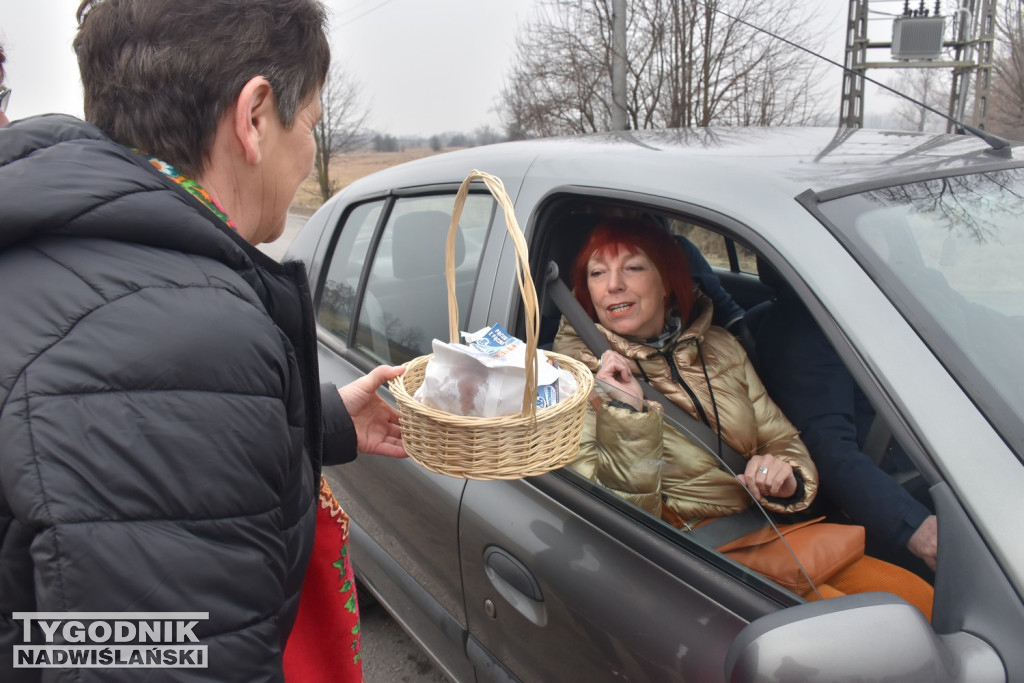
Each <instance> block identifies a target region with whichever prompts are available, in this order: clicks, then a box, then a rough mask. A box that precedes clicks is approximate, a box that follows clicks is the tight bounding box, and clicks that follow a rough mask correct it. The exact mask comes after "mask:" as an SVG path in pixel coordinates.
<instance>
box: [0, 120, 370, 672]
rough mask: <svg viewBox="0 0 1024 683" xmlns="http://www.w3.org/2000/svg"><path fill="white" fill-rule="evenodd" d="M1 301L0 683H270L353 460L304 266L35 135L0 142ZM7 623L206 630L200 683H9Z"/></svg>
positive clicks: (108, 154)
mask: <svg viewBox="0 0 1024 683" xmlns="http://www.w3.org/2000/svg"><path fill="white" fill-rule="evenodd" d="M0 293H2V296H0V680H4V681H22V680H25V681H34V680H41V679H43V678H45V679H46V680H57V679H60V680H64V679H65V678H66V679H67V680H73V681H83V682H85V681H94V680H97V681H98V680H103V681H109V680H142V679H145V680H150V681H152V680H211V681H246V682H253V681H264V680H280V678H281V652H282V649H283V644H284V642H285V640H286V638H287V635H288V631H289V630H290V628H291V624H292V622H293V621H294V617H295V612H296V609H297V607H298V594H299V590H300V588H301V584H302V578H303V574H304V571H305V568H306V565H307V561H308V556H309V552H310V549H311V547H312V537H313V528H314V520H315V508H314V504H315V500H316V495H317V484H318V482H319V473H320V467H321V464H322V460H323V458H324V455H325V454H326V455H327V456H328V458H329V459H330V463H329V464H332V463H337V462H343V461H346V460H351V459H352V458H354V457H355V452H356V450H355V434H354V430H353V428H352V422H351V419H350V418H349V416H348V414H347V413H346V412H345V410H344V406H343V405H342V403H341V400H340V398H339V397H338V395H337V392H336V390H335V389H334V387H332V386H331V385H324V386H321V385H320V383H319V380H318V372H317V361H316V337H315V329H314V323H313V315H312V304H311V301H310V297H309V291H308V285H307V282H306V277H305V272H304V270H303V267H302V265H301V264H299V263H286V264H278V263H276V262H275V261H273V260H272V259H270V258H268V257H266V256H265V255H264V254H262V253H261V252H260V251H259V250H257V249H255V248H253V247H252V246H251V245H249V244H247V243H246V242H245V241H244V240H243V239H242V238H241V237H240V236H239V235H238V234H237V233H235V232H234V231H233V230H231V229H230V228H228V227H227V226H226V225H224V223H223V222H222V221H221V220H219V219H218V218H217V217H216V216H215V215H214V214H213V213H212V212H210V211H209V210H208V209H207V208H206V207H205V206H203V204H202V203H201V202H199V201H197V200H196V199H194V198H193V197H192V196H191V195H189V194H188V193H187V192H185V191H184V190H183V189H181V188H180V187H179V186H178V185H176V184H175V183H174V182H173V181H171V180H170V179H168V178H166V177H164V176H163V175H162V174H161V173H160V172H159V171H157V170H156V169H154V168H153V167H152V166H151V165H150V164H149V163H148V162H147V161H146V160H145V159H144V158H143V157H141V156H139V155H137V154H135V153H133V152H132V151H131V150H129V149H127V148H125V147H122V146H121V145H118V144H115V143H113V142H112V141H110V140H109V139H108V138H107V137H106V136H105V135H104V134H103V133H102V132H100V131H99V130H98V129H97V128H96V127H94V126H92V125H90V124H87V123H83V122H82V121H79V120H78V119H75V118H72V117H68V116H62V115H49V116H41V117H35V118H30V119H25V120H22V121H18V122H15V123H13V124H11V125H10V126H7V127H4V128H0ZM15 612H208V613H209V617H208V618H207V619H202V620H200V621H199V622H198V624H197V625H195V627H194V628H193V629H192V632H193V633H194V634H195V636H196V637H197V638H198V640H199V643H197V644H198V645H205V646H207V647H208V650H207V668H203V669H181V668H168V669H146V670H140V669H131V668H128V669H114V668H80V669H74V670H70V669H67V670H56V669H30V668H29V669H26V668H18V669H14V668H12V666H13V662H12V658H13V653H14V648H15V646H19V645H24V644H25V643H24V640H23V636H24V634H23V632H22V625H23V622H21V621H14V620H13V619H12V614H13V613H15ZM34 643H35V644H46V641H45V639H44V638H43V637H42V634H41V633H40V632H39V631H38V630H36V631H35V633H34ZM193 645H196V644H195V643H194V644H193ZM44 674H45V676H44ZM52 676H56V678H54V679H51V678H50V677H52Z"/></svg>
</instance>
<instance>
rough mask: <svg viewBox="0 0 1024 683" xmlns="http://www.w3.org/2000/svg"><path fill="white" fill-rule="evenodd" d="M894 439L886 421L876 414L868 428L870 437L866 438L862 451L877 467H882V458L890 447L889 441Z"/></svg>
mask: <svg viewBox="0 0 1024 683" xmlns="http://www.w3.org/2000/svg"><path fill="white" fill-rule="evenodd" d="M890 439H892V432H890V431H889V427H888V426H887V425H886V424H885V420H883V419H882V418H881V416H880V415H879V414H878V413H875V416H874V418H872V420H871V426H870V427H869V428H868V435H867V436H866V437H865V438H864V446H863V447H862V448H861V451H862V452H864V453H866V454H867V455H868V457H870V458H871V459H872V460H873V461H874V462H875V466H876V467H881V466H882V458H883V457H884V456H885V451H886V449H887V448H888V447H889V440H890Z"/></svg>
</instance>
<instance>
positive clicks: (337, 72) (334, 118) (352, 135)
mask: <svg viewBox="0 0 1024 683" xmlns="http://www.w3.org/2000/svg"><path fill="white" fill-rule="evenodd" d="M361 92H362V86H361V85H360V84H359V82H357V81H356V80H355V78H353V77H352V76H351V75H350V74H349V73H348V72H346V71H345V69H344V68H343V67H342V66H341V65H340V64H334V65H333V66H332V67H331V70H330V72H329V73H328V75H327V82H326V83H324V87H323V90H321V91H320V106H321V107H322V109H323V115H322V116H321V118H320V122H319V123H317V124H316V126H315V128H314V129H313V136H314V138H315V139H316V162H315V168H316V178H317V184H318V185H319V188H320V198H321V199H322V200H323V201H327V200H328V199H330V197H331V195H333V194H334V193H335V192H337V191H338V189H339V188H338V183H337V181H335V180H332V179H331V161H332V160H334V159H335V158H337V157H338V155H339V154H344V153H345V152H351V151H354V150H356V149H359V148H360V147H362V146H363V145H364V144H365V143H366V140H365V136H363V135H362V128H363V124H364V123H366V119H367V116H368V115H369V110H368V109H367V108H366V107H365V106H364V105H363V104H362V102H361V101H360V95H361Z"/></svg>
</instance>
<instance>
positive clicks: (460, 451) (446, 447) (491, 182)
mask: <svg viewBox="0 0 1024 683" xmlns="http://www.w3.org/2000/svg"><path fill="white" fill-rule="evenodd" d="M473 180H482V181H483V182H484V184H485V185H486V186H487V189H488V190H489V191H490V192H491V194H492V195H494V198H495V199H496V200H497V201H498V203H499V204H500V205H501V207H502V209H503V210H504V212H505V225H506V227H507V228H508V232H509V234H510V235H511V236H512V242H513V244H514V245H515V249H516V276H517V279H518V281H519V291H520V293H521V294H522V297H523V306H524V308H525V312H526V358H527V367H526V387H525V389H524V391H523V405H522V411H521V412H520V414H518V415H506V416H503V417H465V416H462V415H453V414H452V413H447V412H445V411H442V410H438V409H436V408H430V407H428V406H425V405H423V404H422V403H420V402H419V401H417V400H416V399H414V398H413V394H414V393H415V392H416V390H417V389H418V388H419V386H420V384H422V383H423V377H424V374H425V373H426V368H427V361H429V360H430V358H431V355H432V354H431V355H426V356H419V357H417V358H414V359H412V360H411V361H409V362H408V363H406V364H405V366H406V371H405V374H403V375H401V376H400V377H397V378H395V379H393V380H391V382H390V384H389V388H390V389H391V393H392V394H393V395H394V396H395V400H396V402H397V404H398V411H399V418H400V422H401V426H402V441H403V443H404V444H405V450H406V452H407V453H409V455H410V456H411V457H412V458H413V459H414V460H416V461H417V462H418V463H419V464H421V465H422V466H423V467H425V468H427V469H428V470H431V471H432V472H438V473H440V474H447V475H450V476H453V477H462V478H465V479H519V478H522V477H530V476H534V475H538V474H543V473H544V472H548V471H550V470H553V469H557V468H559V467H562V466H564V465H566V464H568V462H569V461H570V460H571V459H572V457H573V456H574V455H575V454H576V453H577V452H578V451H579V447H580V439H581V437H582V433H583V417H584V415H585V414H586V410H587V397H588V396H589V395H590V391H591V389H593V386H594V378H593V376H592V375H591V373H590V370H589V369H588V368H587V366H585V365H584V364H583V363H581V362H579V361H577V360H575V359H573V358H569V357H568V356H563V355H561V354H557V353H551V352H547V351H545V352H544V353H545V354H546V355H547V357H548V358H549V359H555V360H556V361H557V362H558V365H559V366H560V367H561V368H563V369H565V370H567V371H568V372H570V373H571V374H572V376H573V378H574V379H575V380H576V383H577V385H578V388H577V390H576V392H575V393H574V394H572V395H571V396H568V397H564V398H563V399H562V400H561V401H560V402H559V403H558V404H556V405H553V406H550V407H547V408H542V409H540V410H537V399H536V397H537V367H536V363H537V337H538V334H539V331H540V313H539V310H538V308H537V291H536V289H535V288H534V285H533V278H532V276H531V274H530V264H529V260H528V258H527V248H526V240H525V238H524V237H523V234H522V232H521V231H520V229H519V224H518V223H517V222H516V217H515V212H514V210H513V208H512V201H511V200H510V199H509V197H508V194H507V193H506V192H505V187H504V185H502V182H501V180H499V179H498V178H496V177H495V176H492V175H490V174H487V173H482V172H480V171H472V172H471V173H470V174H469V175H468V176H467V177H466V179H465V180H464V181H463V183H462V186H461V187H460V188H459V192H458V194H457V195H456V196H455V206H454V208H453V209H452V222H451V227H450V228H449V230H448V240H447V242H446V250H445V276H446V278H447V281H448V331H449V336H450V338H451V341H452V342H453V343H455V342H458V341H459V308H458V302H457V301H456V298H455V296H456V295H455V241H456V240H455V237H456V230H458V225H459V217H460V216H461V215H462V208H463V206H464V205H465V203H466V197H467V196H468V194H469V185H470V183H471V182H472V181H473Z"/></svg>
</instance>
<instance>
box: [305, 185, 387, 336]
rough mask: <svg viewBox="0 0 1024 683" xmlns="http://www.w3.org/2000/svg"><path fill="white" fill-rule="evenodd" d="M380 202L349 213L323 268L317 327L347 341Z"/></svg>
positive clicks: (357, 208) (381, 202) (365, 205)
mask: <svg viewBox="0 0 1024 683" xmlns="http://www.w3.org/2000/svg"><path fill="white" fill-rule="evenodd" d="M383 208H384V202H383V201H376V202H368V203H366V204H360V205H358V206H356V207H355V208H354V209H352V211H351V212H349V214H348V216H347V218H346V219H345V221H344V227H343V229H342V231H341V234H340V235H339V237H338V242H337V244H336V245H335V247H334V251H333V256H332V258H331V261H330V264H329V266H328V268H327V278H326V280H325V281H324V287H323V291H322V292H321V294H320V302H319V306H318V308H317V323H319V324H320V325H321V326H322V327H324V328H325V329H327V330H328V331H329V332H331V334H333V335H335V336H337V337H338V338H340V339H341V340H347V338H348V332H349V329H350V328H351V325H352V314H353V306H354V304H355V297H356V290H357V289H358V287H359V277H360V275H361V273H362V271H363V263H365V261H366V254H367V251H368V250H369V247H370V242H371V240H372V238H373V231H374V228H376V227H377V222H378V221H379V220H380V215H381V211H382V210H383Z"/></svg>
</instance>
